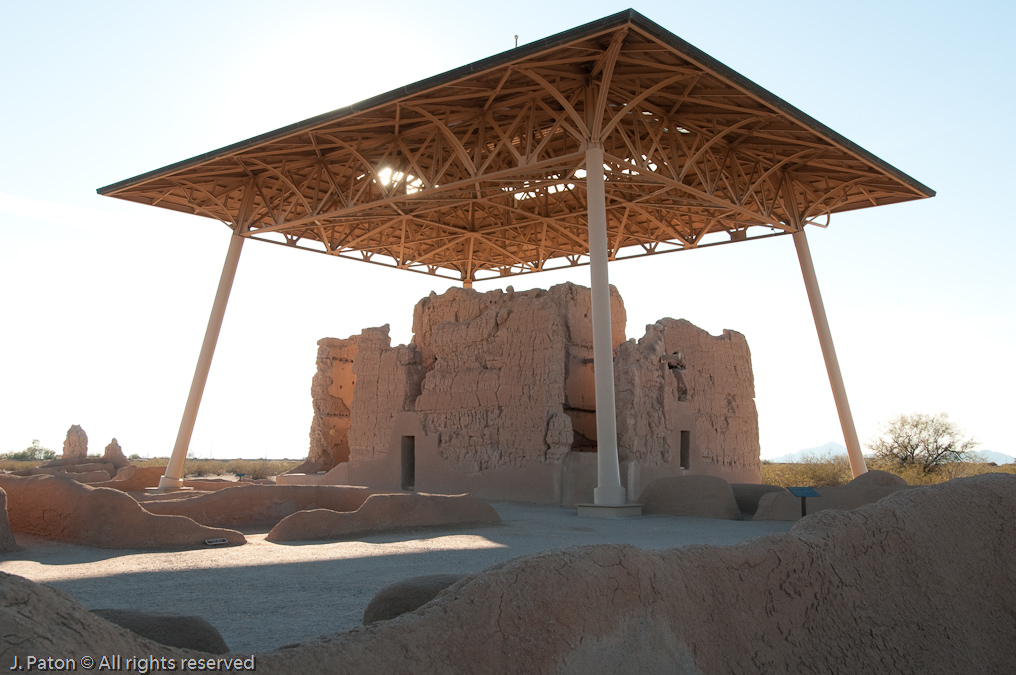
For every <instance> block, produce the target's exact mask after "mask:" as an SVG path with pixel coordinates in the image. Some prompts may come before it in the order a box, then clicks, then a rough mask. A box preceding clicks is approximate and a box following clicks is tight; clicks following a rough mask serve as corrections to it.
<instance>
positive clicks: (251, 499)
mask: <svg viewBox="0 0 1016 675" xmlns="http://www.w3.org/2000/svg"><path fill="white" fill-rule="evenodd" d="M375 492H376V490H371V489H370V488H365V487H355V486H348V485H241V486H239V487H231V488H229V489H228V490H221V491H219V492H212V493H208V494H197V495H193V494H188V493H186V492H181V493H179V495H180V496H179V498H176V499H160V500H158V501H143V502H142V506H144V508H145V509H146V510H148V511H150V512H151V513H159V514H163V515H174V516H187V517H188V518H191V519H193V520H194V521H196V522H199V523H201V524H203V525H208V526H209V527H259V526H267V525H274V524H276V523H278V522H279V521H280V520H282V519H283V518H285V517H286V516H289V515H291V514H293V513H296V512H297V511H303V510H306V509H329V510H331V511H355V510H356V509H358V508H360V505H361V504H363V502H364V500H366V499H367V498H368V497H369V496H370V495H372V494H374V493H375Z"/></svg>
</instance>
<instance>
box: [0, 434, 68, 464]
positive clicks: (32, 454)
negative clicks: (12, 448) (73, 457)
mask: <svg viewBox="0 0 1016 675" xmlns="http://www.w3.org/2000/svg"><path fill="white" fill-rule="evenodd" d="M54 457H56V453H55V452H54V451H52V450H50V449H49V448H44V447H42V445H41V444H40V443H39V439H38V438H34V439H32V444H31V445H30V446H28V447H27V448H25V449H24V450H19V451H17V452H7V453H4V454H2V455H0V460H2V459H6V460H12V461H15V462H45V461H48V460H50V459H53V458H54Z"/></svg>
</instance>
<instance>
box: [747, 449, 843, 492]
mask: <svg viewBox="0 0 1016 675" xmlns="http://www.w3.org/2000/svg"><path fill="white" fill-rule="evenodd" d="M851 478H852V475H851V473H850V462H849V461H848V460H847V456H846V455H836V456H833V457H805V458H804V460H803V461H801V462H793V463H791V462H788V463H777V462H764V463H763V464H762V482H763V483H765V484H767V485H779V486H781V487H797V486H811V487H829V486H832V485H843V484H844V483H847V482H849V481H850V479H851Z"/></svg>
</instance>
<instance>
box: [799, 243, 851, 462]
mask: <svg viewBox="0 0 1016 675" xmlns="http://www.w3.org/2000/svg"><path fill="white" fill-rule="evenodd" d="M793 237H794V246H795V247H796V248H797V259H798V260H799V261H800V262H801V274H802V275H803V276H804V287H805V288H806V289H807V290H808V301H809V302H810V303H811V313H812V316H813V317H814V318H815V329H816V330H817V331H818V342H819V344H820V345H821V346H822V357H823V358H824V359H825V365H826V372H828V373H829V384H830V385H832V389H833V400H834V401H835V402H836V412H837V413H838V414H839V416H840V428H841V429H843V440H844V441H845V442H846V444H847V457H848V458H849V459H850V472H851V473H852V474H853V475H854V478H857V477H858V476H860V475H861V474H862V473H866V472H867V471H868V467H866V466H865V464H864V455H862V454H861V444H860V443H859V442H858V440H857V430H856V429H855V428H854V417H853V416H852V415H851V414H850V403H848V402H847V390H846V388H845V387H844V386H843V375H842V374H840V364H839V361H838V360H837V359H836V348H835V347H834V346H833V336H832V333H830V332H829V321H828V319H826V313H825V305H823V304H822V293H821V292H820V291H819V289H818V279H817V278H816V277H815V264H814V263H813V262H812V260H811V249H809V248H808V238H807V236H805V234H804V230H803V229H802V230H799V231H797V232H795V233H794V235H793Z"/></svg>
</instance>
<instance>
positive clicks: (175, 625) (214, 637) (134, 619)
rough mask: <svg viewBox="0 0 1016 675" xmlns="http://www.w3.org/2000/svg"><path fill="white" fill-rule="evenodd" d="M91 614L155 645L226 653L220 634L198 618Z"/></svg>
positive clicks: (100, 611)
mask: <svg viewBox="0 0 1016 675" xmlns="http://www.w3.org/2000/svg"><path fill="white" fill-rule="evenodd" d="M92 614H95V615H96V616H101V617H102V618H103V619H105V620H106V621H109V622H110V623H115V624H116V625H117V626H120V627H121V628H126V629H127V630H129V631H130V632H132V633H137V634H138V635H140V636H141V637H146V638H148V639H149V640H155V641H156V642H158V643H159V644H163V645H168V646H170V647H183V648H185V649H194V650H197V651H199V652H208V653H209V654H228V653H229V645H227V644H226V641H225V640H223V639H222V634H221V633H219V631H218V630H216V629H215V626H213V625H212V624H210V623H208V622H207V621H205V620H204V619H203V618H201V617H200V616H183V615H180V614H167V613H164V612H138V611H135V610H131V609H93V610H92Z"/></svg>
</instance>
